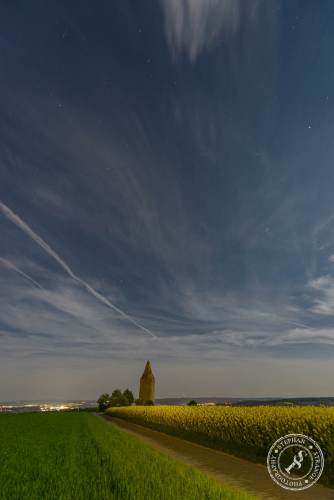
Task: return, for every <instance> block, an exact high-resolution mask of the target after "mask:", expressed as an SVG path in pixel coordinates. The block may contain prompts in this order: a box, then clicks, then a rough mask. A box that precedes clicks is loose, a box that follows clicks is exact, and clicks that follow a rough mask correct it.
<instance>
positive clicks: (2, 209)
mask: <svg viewBox="0 0 334 500" xmlns="http://www.w3.org/2000/svg"><path fill="white" fill-rule="evenodd" d="M0 213H2V214H3V215H4V216H5V217H6V218H7V219H8V220H10V221H11V222H12V223H13V224H14V225H15V226H17V227H18V228H19V229H21V230H22V231H23V232H24V233H25V234H26V235H27V236H29V238H31V239H32V240H33V241H34V242H35V243H37V245H39V246H40V247H41V248H42V249H43V250H44V251H45V252H46V253H47V254H48V255H49V256H50V257H52V258H53V259H54V260H55V261H56V262H57V263H58V264H59V265H60V267H61V268H62V269H63V270H64V271H65V272H66V273H67V274H68V276H70V278H72V279H73V280H74V281H76V282H77V283H79V284H80V285H81V286H82V287H84V288H85V289H86V290H87V292H88V293H90V294H91V295H93V296H94V297H95V298H96V299H97V300H98V301H99V302H101V303H102V304H104V305H105V306H107V307H109V308H110V309H112V310H114V311H116V312H117V313H118V314H120V315H121V316H122V317H123V318H125V319H126V320H127V321H129V322H130V323H132V324H133V325H135V326H136V327H137V328H139V329H140V330H142V331H143V332H145V333H147V334H148V335H150V336H151V337H152V338H156V335H155V334H154V333H153V332H151V331H150V330H149V329H148V328H145V327H144V326H143V325H141V324H140V323H138V321H136V320H135V319H134V318H133V317H132V316H130V315H129V314H127V313H125V312H124V311H122V310H121V309H119V308H118V307H117V306H115V305H114V304H113V303H112V302H110V300H108V299H107V298H106V297H104V296H103V295H102V294H101V293H99V292H98V291H97V290H95V289H94V288H93V287H92V286H91V285H89V284H88V283H87V282H86V281H84V280H83V279H81V278H80V277H79V276H77V275H76V274H75V273H74V272H73V271H72V269H71V268H70V267H69V266H68V264H66V262H65V261H64V260H63V259H62V258H61V257H60V256H59V255H58V254H57V253H56V252H55V251H54V250H53V249H52V248H51V247H50V245H48V243H46V242H45V241H44V240H43V239H42V238H41V237H40V236H39V235H38V234H36V233H35V232H34V231H33V230H32V229H31V228H30V227H29V226H28V224H26V223H25V222H24V221H23V220H22V219H21V218H20V217H19V216H18V215H17V214H15V213H14V212H13V211H12V210H11V209H10V208H9V207H8V206H7V205H5V204H4V203H2V202H1V201H0Z"/></svg>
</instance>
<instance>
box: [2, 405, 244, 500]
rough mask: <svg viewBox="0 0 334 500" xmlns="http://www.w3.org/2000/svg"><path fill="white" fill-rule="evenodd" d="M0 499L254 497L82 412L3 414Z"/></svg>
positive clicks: (210, 499) (193, 499)
mask: <svg viewBox="0 0 334 500" xmlns="http://www.w3.org/2000/svg"><path fill="white" fill-rule="evenodd" d="M0 484H1V489H0V499H1V500H9V499H10V500H107V499H108V500H109V499H119V500H121V499H122V500H123V499H124V500H125V499H129V500H156V499H160V500H178V499H179V500H218V499H222V500H223V499H226V500H249V499H251V498H254V497H250V496H249V495H247V494H246V493H243V492H239V491H237V490H234V489H231V488H228V487H222V486H221V485H220V484H218V483H216V482H214V481H213V480H211V479H209V478H208V477H206V476H205V475H204V474H201V473H199V472H197V471H196V470H195V469H193V468H191V467H188V466H186V465H183V464H180V463H178V462H176V461H174V460H171V459H170V458H167V457H165V456H164V455H162V454H161V453H159V452H158V451H156V450H153V449H151V448H150V447H149V446H147V445H145V444H143V443H141V442H139V441H138V440H137V439H136V438H134V437H132V436H129V435H128V434H127V433H126V432H124V431H121V430H119V429H116V428H115V427H113V426H112V425H110V424H109V423H107V422H105V421H103V420H102V419H98V418H97V417H96V416H94V415H92V414H90V413H85V412H79V413H31V414H21V415H0Z"/></svg>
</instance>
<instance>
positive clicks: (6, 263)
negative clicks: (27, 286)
mask: <svg viewBox="0 0 334 500" xmlns="http://www.w3.org/2000/svg"><path fill="white" fill-rule="evenodd" d="M0 264H2V265H3V266H4V267H6V268H7V269H11V270H13V271H15V272H16V273H17V274H19V275H20V276H22V277H23V278H25V279H26V280H28V281H29V282H30V283H32V284H33V285H34V286H36V287H37V288H43V287H42V285H40V284H39V283H38V282H37V281H36V280H34V279H33V278H32V277H31V276H29V275H28V274H27V273H25V272H24V271H22V269H20V268H19V267H17V266H16V265H15V264H13V262H11V261H10V260H8V259H4V258H3V257H0Z"/></svg>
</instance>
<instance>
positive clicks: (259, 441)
mask: <svg viewBox="0 0 334 500" xmlns="http://www.w3.org/2000/svg"><path fill="white" fill-rule="evenodd" d="M107 413H108V414H109V415H112V416H115V417H119V418H124V419H126V420H129V421H131V422H134V423H137V424H140V425H145V426H147V427H150V428H152V429H155V430H159V431H162V432H165V433H167V434H172V435H174V436H178V437H181V438H184V439H187V440H189V441H194V442H195V443H199V444H202V445H204V446H208V447H210V448H216V449H220V450H224V451H226V452H228V453H231V454H234V455H237V456H239V457H241V458H246V459H248V460H251V461H254V462H258V463H262V464H265V463H266V458H267V453H268V451H269V448H270V447H271V445H272V444H273V443H274V441H276V439H278V438H279V437H281V436H284V435H286V434H290V433H301V434H305V435H307V436H310V437H311V438H313V439H314V440H315V441H316V442H317V443H318V444H319V445H320V447H321V449H322V451H323V453H324V457H325V468H324V472H323V474H322V476H321V478H320V482H322V483H323V484H326V485H327V486H330V487H334V474H333V470H334V408H333V407H323V408H320V407H310V406H307V407H306V406H305V407H294V408H286V407H276V406H272V407H270V406H265V407H261V406H257V407H221V406H216V407H215V406H213V407H212V406H211V407H208V406H198V407H196V406H195V407H194V406H192V407H189V406H154V407H148V406H147V407H143V406H137V407H124V408H109V409H108V410H107Z"/></svg>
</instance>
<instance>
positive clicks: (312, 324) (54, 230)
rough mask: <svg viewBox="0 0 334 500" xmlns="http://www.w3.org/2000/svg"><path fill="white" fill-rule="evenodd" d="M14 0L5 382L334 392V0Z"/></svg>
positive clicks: (5, 34)
mask: <svg viewBox="0 0 334 500" xmlns="http://www.w3.org/2000/svg"><path fill="white" fill-rule="evenodd" d="M0 11H1V15H0V26H1V30H0V64H1V73H0V75H1V76H0V99H1V107H0V141H1V147H0V234H1V239H0V345H1V349H0V400H1V399H2V400H4V399H18V398H24V399H30V398H32V399H34V398H38V399H42V398H45V397H53V398H95V397H96V396H98V394H100V393H101V392H103V391H104V390H112V389H113V388H115V387H117V386H121V387H125V386H128V385H129V386H130V387H131V388H132V389H133V390H134V391H135V392H136V391H137V379H138V376H139V375H140V373H141V371H142V369H143V366H144V362H145V361H146V359H150V360H151V362H152V365H153V369H154V370H155V373H156V375H157V380H158V387H157V393H158V395H159V396H160V397H163V396H183V395H189V396H196V395H198V396H199V395H217V396H266V395H267V396H269V395H274V396H297V395H298V396H303V395H304V396H305V395H315V396H317V395H318V396H323V395H333V391H332V387H333V386H332V381H333V376H334V364H333V357H334V194H333V185H334V167H333V156H334V142H333V128H334V93H333V89H334V65H333V50H334V5H333V2H332V1H325V0H323V1H321V2H319V1H317V0H310V1H309V0H302V1H298V0H281V1H279V0H258V1H255V0H212V1H210V2H208V1H207V0H160V1H157V0H155V1H153V0H147V1H145V2H139V1H127V0H122V1H121V2H116V1H110V0H108V1H104V0H99V1H97V2H91V1H89V2H88V1H86V0H83V1H80V2H76V1H74V2H68V1H57V2H54V1H45V0H43V1H37V0H33V1H31V2H23V1H19V0H15V1H7V2H2V5H1V7H0Z"/></svg>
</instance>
